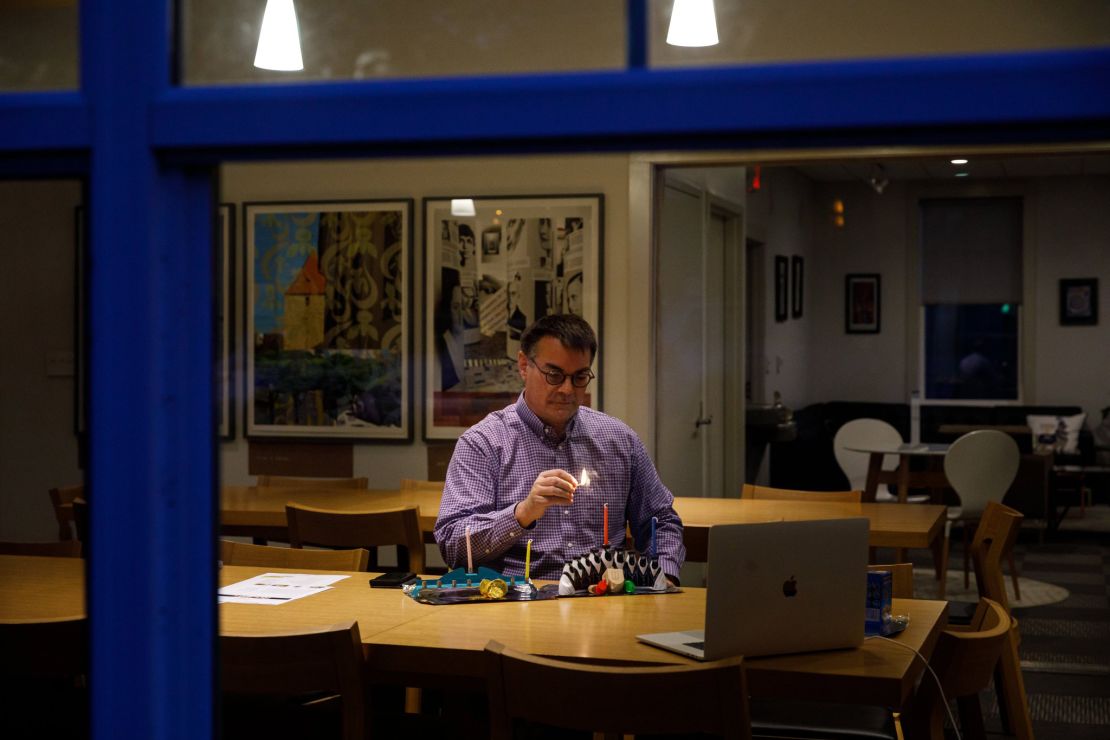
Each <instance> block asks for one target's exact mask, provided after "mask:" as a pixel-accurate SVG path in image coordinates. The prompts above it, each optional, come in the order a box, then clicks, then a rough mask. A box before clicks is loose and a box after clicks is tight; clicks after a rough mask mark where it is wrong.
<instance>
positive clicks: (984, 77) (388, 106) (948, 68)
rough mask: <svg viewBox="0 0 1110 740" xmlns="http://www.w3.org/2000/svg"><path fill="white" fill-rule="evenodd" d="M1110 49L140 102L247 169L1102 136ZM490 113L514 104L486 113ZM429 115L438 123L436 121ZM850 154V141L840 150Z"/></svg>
mask: <svg viewBox="0 0 1110 740" xmlns="http://www.w3.org/2000/svg"><path fill="white" fill-rule="evenodd" d="M1108 91H1110V49H1097V50H1086V51H1064V52H1044V53H1035V54H1034V53H1029V54H999V55H990V56H975V57H958V58H956V57H953V58H927V59H926V58H923V59H892V60H868V61H851V62H835V63H831V62H830V63H813V64H781V65H764V66H758V67H730V68H714V69H696V70H689V69H682V70H653V71H646V70H630V71H627V72H613V73H595V74H574V75H529V76H521V77H488V78H467V79H433V80H428V79H425V80H407V81H382V82H344V83H315V84H298V85H266V86H261V85H260V86H255V87H235V88H176V89H172V90H168V91H166V93H165V94H164V95H161V96H160V97H159V98H158V99H157V100H156V101H155V102H154V105H153V108H152V113H151V120H152V127H153V134H152V138H153V141H154V144H155V146H157V147H159V148H160V149H164V150H177V151H187V150H189V149H209V150H212V149H218V150H221V151H222V153H223V154H224V155H225V156H228V157H236V156H240V155H245V156H249V155H250V152H251V151H252V150H255V149H260V148H265V149H270V150H272V149H273V148H282V147H290V148H310V147H316V148H321V149H326V148H345V147H347V148H357V147H360V146H362V147H401V148H404V147H414V148H416V147H420V146H426V145H429V144H437V143H450V144H452V145H461V146H468V145H475V144H480V145H483V146H491V147H498V146H513V145H516V146H520V145H521V144H526V143H528V142H533V143H542V144H543V145H545V146H559V147H562V146H568V147H570V148H574V147H576V146H577V147H579V148H583V147H585V148H591V147H595V146H597V147H602V148H624V149H631V148H636V147H637V146H640V145H642V142H648V143H651V142H658V143H659V145H660V146H666V147H668V148H683V147H698V146H701V145H703V144H704V143H705V142H706V141H712V142H714V143H726V142H730V141H731V142H732V143H734V144H738V145H739V144H743V143H745V141H755V142H758V141H759V140H760V139H765V140H772V139H773V140H783V139H789V138H791V137H795V138H798V139H801V140H808V141H813V140H815V139H822V138H824V139H827V138H829V137H834V136H837V135H840V136H845V137H850V138H853V139H860V138H861V136H862V137H863V138H864V139H866V138H867V137H872V138H883V137H885V138H884V139H883V140H884V141H889V140H890V135H891V134H892V133H893V135H894V136H896V137H902V138H905V139H907V140H912V139H913V138H914V137H915V136H917V135H920V134H922V133H923V132H924V133H927V134H932V135H935V134H936V133H937V132H938V131H943V132H949V133H950V134H951V135H952V136H961V135H965V134H967V133H972V132H981V131H983V130H993V131H994V132H995V133H996V134H997V135H999V136H1005V135H1006V134H1005V132H1006V131H1007V130H1012V129H1013V127H1020V128H1021V129H1023V130H1033V129H1036V128H1044V129H1046V130H1048V131H1049V132H1050V133H1049V134H1048V135H1049V136H1061V135H1062V136H1065V137H1067V136H1069V132H1071V134H1070V135H1071V136H1078V137H1080V138H1089V137H1092V136H1099V135H1105V132H1106V131H1107V130H1108V128H1107V127H1108V126H1110V94H1107V92H1108ZM491 99H511V100H517V101H520V104H515V105H507V106H490V105H489V100H491ZM444 111H450V115H445V114H444ZM855 143H862V142H859V141H857V142H855Z"/></svg>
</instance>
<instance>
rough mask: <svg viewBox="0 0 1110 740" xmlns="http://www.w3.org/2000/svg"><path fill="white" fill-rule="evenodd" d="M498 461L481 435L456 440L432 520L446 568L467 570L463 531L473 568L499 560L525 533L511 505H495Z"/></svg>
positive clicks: (468, 435)
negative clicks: (468, 539) (435, 517)
mask: <svg viewBox="0 0 1110 740" xmlns="http://www.w3.org/2000/svg"><path fill="white" fill-rule="evenodd" d="M499 467H500V463H499V459H498V455H497V451H496V449H495V448H494V447H493V445H491V444H490V443H489V442H488V440H486V439H484V438H483V437H482V436H481V435H480V434H475V433H467V434H464V435H463V436H462V437H460V438H459V441H458V443H457V444H456V445H455V452H454V454H453V455H452V456H451V463H450V465H449V466H448V467H447V480H446V481H445V483H444V485H443V499H442V500H441V502H440V505H439V516H438V518H437V519H436V526H435V530H434V532H435V538H436V543H437V544H438V545H439V552H440V554H441V555H442V556H443V561H444V562H445V563H447V566H448V567H449V568H457V567H460V566H463V565H466V529H467V527H470V546H471V550H472V553H473V557H474V562H475V564H481V563H484V562H487V561H490V560H494V559H496V558H498V557H500V556H501V555H502V554H503V553H504V552H505V551H506V550H508V549H509V548H510V547H511V546H512V545H513V543H514V542H516V540H517V539H518V538H519V537H520V535H521V533H522V532H523V531H524V528H523V527H521V526H520V523H519V522H518V521H517V520H516V513H515V510H516V502H515V501H512V502H509V503H508V504H507V505H505V506H500V507H499V505H498V486H499V472H500V471H499Z"/></svg>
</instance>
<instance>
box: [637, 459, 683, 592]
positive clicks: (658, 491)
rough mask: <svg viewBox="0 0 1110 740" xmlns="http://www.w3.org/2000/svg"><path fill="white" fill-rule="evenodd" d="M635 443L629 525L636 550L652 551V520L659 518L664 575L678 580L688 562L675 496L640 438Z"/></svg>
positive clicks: (660, 553)
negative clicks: (661, 477)
mask: <svg viewBox="0 0 1110 740" xmlns="http://www.w3.org/2000/svg"><path fill="white" fill-rule="evenodd" d="M633 440H634V441H633V445H634V447H633V450H632V460H631V463H632V464H631V485H630V486H629V489H630V490H629V494H628V521H629V525H630V526H631V528H632V536H633V537H634V538H635V540H636V549H638V550H639V551H640V552H649V551H650V548H651V520H652V517H656V518H657V519H658V521H657V522H656V525H655V538H656V543H657V547H658V557H659V565H660V567H661V568H662V569H663V572H664V573H666V574H667V575H669V576H671V577H672V578H674V579H675V580H677V579H678V573H679V570H680V569H681V568H682V563H683V562H685V560H686V546H685V545H684V544H683V543H682V520H681V519H680V518H679V516H678V512H676V511H675V510H674V494H672V493H671V492H670V489H668V488H667V487H666V486H665V485H663V481H662V480H661V479H660V478H659V473H658V472H657V471H656V470H655V465H654V463H652V461H651V458H650V457H649V456H648V454H647V450H645V449H644V444H643V442H641V441H640V439H639V438H638V437H633Z"/></svg>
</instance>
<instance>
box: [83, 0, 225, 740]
mask: <svg viewBox="0 0 1110 740" xmlns="http://www.w3.org/2000/svg"><path fill="white" fill-rule="evenodd" d="M170 5H171V3H169V2H168V1H163V2H150V0H86V1H85V2H83V3H82V5H81V23H82V70H81V71H82V74H81V79H82V80H83V82H84V85H85V92H86V94H87V95H88V97H89V99H90V100H92V101H95V105H94V106H93V109H92V122H91V123H92V131H91V142H90V143H91V146H92V153H91V159H90V182H89V203H88V206H89V213H90V227H89V232H90V238H89V243H88V258H89V265H90V280H89V299H88V305H89V327H90V336H89V341H88V346H89V351H90V363H89V380H90V385H91V392H90V404H91V406H90V412H89V449H90V457H89V468H88V477H87V483H88V485H90V486H91V490H92V499H93V500H94V501H95V502H96V503H95V505H94V506H93V507H92V508H91V512H90V513H91V525H92V527H91V553H90V559H89V588H88V598H89V614H90V616H91V632H92V640H91V651H92V654H91V658H92V661H91V665H92V674H91V679H90V690H91V694H92V728H93V737H94V738H98V739H102V738H103V739H106V738H113V739H114V738H160V739H161V738H196V737H208V736H211V735H212V734H213V728H214V722H213V705H214V703H213V672H214V668H213V667H214V650H215V644H216V643H215V634H216V606H215V593H216V587H215V583H216V579H215V558H214V548H215V544H214V543H215V538H214V533H215V521H216V517H215V503H214V501H215V499H214V491H215V483H216V473H215V433H214V431H215V426H214V424H213V415H212V409H213V404H212V398H213V395H212V372H213V370H212V368H213V366H212V344H213V330H212V329H213V319H212V293H213V291H212V275H213V270H212V244H213V227H212V212H213V208H214V206H213V201H214V199H213V193H214V188H213V179H212V175H211V173H210V172H207V171H199V172H197V171H190V170H187V169H183V168H177V169H167V168H165V167H163V166H162V165H161V164H160V163H159V162H158V161H157V160H156V158H155V153H154V151H153V148H152V143H151V138H150V128H149V106H150V102H151V100H153V99H154V98H155V97H156V96H158V95H161V94H164V93H165V91H166V90H167V89H168V88H169V85H170V72H169V63H168V60H169V56H170V44H169V31H170V23H169V18H170V15H169V9H170Z"/></svg>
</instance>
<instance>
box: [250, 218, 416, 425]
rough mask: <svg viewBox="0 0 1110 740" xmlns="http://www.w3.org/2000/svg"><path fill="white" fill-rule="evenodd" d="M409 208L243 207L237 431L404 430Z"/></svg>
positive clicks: (408, 340) (407, 420)
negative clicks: (242, 422)
mask: <svg viewBox="0 0 1110 740" xmlns="http://www.w3.org/2000/svg"><path fill="white" fill-rule="evenodd" d="M411 214H412V201H409V200H396V201H360V202H331V203H248V204H246V205H245V206H244V218H243V220H244V222H245V229H246V238H245V242H246V245H247V255H246V265H247V268H246V272H247V275H248V279H247V331H248V341H247V343H246V347H247V371H246V375H247V410H246V416H247V435H248V436H257V437H302V438H304V437H308V438H335V439H346V440H350V441H359V440H402V441H407V440H411V438H412V422H411V418H410V417H411V395H412V390H411V383H410V380H409V379H410V375H411V372H410V367H409V365H410V354H411V330H410V325H411V319H410V313H411V310H410V307H409V306H410V294H411V291H410V287H411V277H410V273H411V270H410V262H411V251H412V250H411V226H410V223H411Z"/></svg>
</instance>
